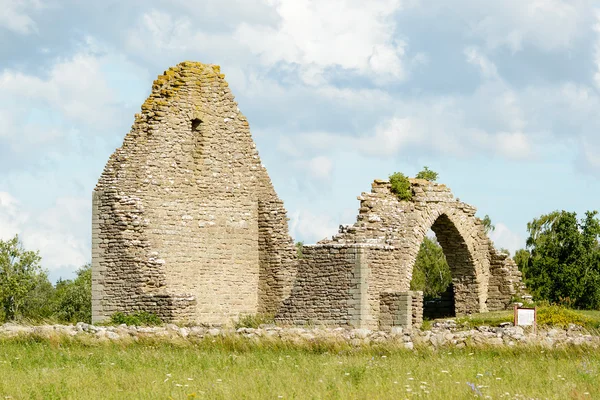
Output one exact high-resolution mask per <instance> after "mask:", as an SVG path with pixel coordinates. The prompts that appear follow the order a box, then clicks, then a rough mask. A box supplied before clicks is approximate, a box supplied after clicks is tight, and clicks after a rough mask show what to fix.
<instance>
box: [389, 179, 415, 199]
mask: <svg viewBox="0 0 600 400" xmlns="http://www.w3.org/2000/svg"><path fill="white" fill-rule="evenodd" d="M390 184H391V186H392V187H391V190H392V193H394V194H395V195H396V196H398V199H399V200H411V199H412V190H411V189H410V182H409V181H408V178H407V177H406V175H404V174H403V173H402V172H394V173H393V174H391V175H390Z"/></svg>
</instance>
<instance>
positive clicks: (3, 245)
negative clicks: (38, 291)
mask: <svg viewBox="0 0 600 400" xmlns="http://www.w3.org/2000/svg"><path fill="white" fill-rule="evenodd" d="M40 261H41V258H40V256H39V254H38V253H37V252H33V251H28V250H25V249H24V248H23V245H22V243H21V241H20V240H19V236H18V235H15V237H14V238H12V239H10V240H7V241H2V240H0V306H1V307H2V310H3V312H4V319H6V320H13V319H15V318H17V317H18V316H19V315H20V314H19V313H20V311H21V307H22V306H23V304H24V303H25V299H26V297H27V294H28V293H29V292H30V291H31V290H32V289H33V288H34V287H35V285H36V282H37V279H38V275H39V274H40V273H41V266H40Z"/></svg>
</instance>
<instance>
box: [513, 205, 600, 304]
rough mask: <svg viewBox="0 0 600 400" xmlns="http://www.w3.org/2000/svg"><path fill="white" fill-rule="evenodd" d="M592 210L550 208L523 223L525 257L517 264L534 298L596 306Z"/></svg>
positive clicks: (598, 290) (599, 297) (599, 273)
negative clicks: (580, 213) (578, 211)
mask: <svg viewBox="0 0 600 400" xmlns="http://www.w3.org/2000/svg"><path fill="white" fill-rule="evenodd" d="M596 215H597V212H596V211H593V212H592V211H588V212H586V216H585V218H583V219H582V220H578V219H577V214H576V213H574V212H567V211H554V212H552V213H549V214H546V215H542V216H540V217H539V218H536V219H534V220H533V221H531V222H530V223H528V224H527V230H528V232H529V237H528V238H527V248H528V249H529V257H526V254H524V253H520V255H519V261H518V262H517V263H518V265H519V266H520V267H521V268H522V271H523V274H524V276H525V283H526V284H527V286H528V287H529V289H530V290H531V293H532V294H533V295H534V296H535V297H536V298H538V299H545V300H548V301H550V302H552V303H566V304H571V305H574V306H575V307H578V308H594V309H597V308H599V307H600V246H599V243H598V238H599V236H600V222H599V221H598V219H597V217H596Z"/></svg>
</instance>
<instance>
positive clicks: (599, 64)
mask: <svg viewBox="0 0 600 400" xmlns="http://www.w3.org/2000/svg"><path fill="white" fill-rule="evenodd" d="M595 14H596V23H595V24H594V32H596V43H594V62H595V64H596V72H595V73H594V83H595V84H596V89H598V90H600V10H596V13H595Z"/></svg>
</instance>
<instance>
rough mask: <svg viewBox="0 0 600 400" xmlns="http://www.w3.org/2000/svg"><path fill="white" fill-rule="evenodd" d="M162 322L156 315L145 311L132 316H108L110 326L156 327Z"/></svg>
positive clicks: (122, 314)
mask: <svg viewBox="0 0 600 400" xmlns="http://www.w3.org/2000/svg"><path fill="white" fill-rule="evenodd" d="M162 323H163V322H162V320H161V319H160V318H159V317H158V316H157V315H156V314H152V313H149V312H146V311H139V312H136V313H133V314H124V313H122V312H116V313H114V314H113V315H111V316H110V323H109V324H110V325H122V324H125V325H129V326H131V325H135V326H157V325H162Z"/></svg>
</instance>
